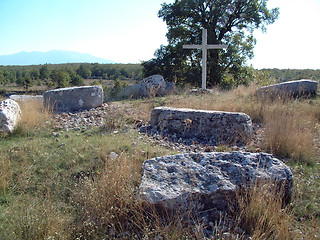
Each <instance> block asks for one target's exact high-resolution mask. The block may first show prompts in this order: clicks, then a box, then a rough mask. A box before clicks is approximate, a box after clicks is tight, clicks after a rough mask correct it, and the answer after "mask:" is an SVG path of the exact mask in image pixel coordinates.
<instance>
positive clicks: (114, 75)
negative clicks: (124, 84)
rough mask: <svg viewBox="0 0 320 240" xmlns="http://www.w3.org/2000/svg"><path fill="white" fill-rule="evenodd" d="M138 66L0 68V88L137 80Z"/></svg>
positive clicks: (67, 65) (86, 65)
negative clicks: (85, 81)
mask: <svg viewBox="0 0 320 240" xmlns="http://www.w3.org/2000/svg"><path fill="white" fill-rule="evenodd" d="M141 78H143V73H142V66H141V65H140V64H98V63H93V64H90V63H68V64H45V65H32V66H0V84H1V85H7V84H13V83H16V84H17V85H18V86H23V87H24V88H26V89H28V88H30V87H32V86H33V85H42V84H45V85H47V86H48V88H61V87H67V86H80V85H83V84H84V79H97V80H139V79H141Z"/></svg>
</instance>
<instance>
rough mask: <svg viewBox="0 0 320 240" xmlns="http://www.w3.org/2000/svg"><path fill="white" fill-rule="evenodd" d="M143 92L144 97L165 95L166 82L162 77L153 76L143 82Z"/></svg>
mask: <svg viewBox="0 0 320 240" xmlns="http://www.w3.org/2000/svg"><path fill="white" fill-rule="evenodd" d="M141 91H142V95H143V96H156V95H164V94H165V91H166V82H165V81H164V78H163V77H162V76H161V75H152V76H150V77H147V78H145V79H143V80H142V81H141Z"/></svg>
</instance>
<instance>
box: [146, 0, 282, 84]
mask: <svg viewBox="0 0 320 240" xmlns="http://www.w3.org/2000/svg"><path fill="white" fill-rule="evenodd" d="M278 15H279V10H278V8H273V9H268V8H267V0H176V1H175V2H174V3H171V4H166V3H163V4H162V8H161V9H160V11H159V13H158V16H159V17H160V18H162V19H163V21H165V22H166V24H167V27H168V33H167V35H166V36H167V39H168V43H169V44H168V45H167V46H161V47H160V49H158V50H157V51H156V53H155V58H153V59H151V60H149V61H146V62H143V63H142V65H143V67H144V74H145V75H150V74H156V73H157V74H162V75H164V77H165V78H166V79H168V80H173V79H174V78H177V79H178V80H179V81H185V82H191V83H196V84H200V83H201V52H200V51H195V50H193V51H190V50H183V48H182V46H183V45H184V44H201V36H202V31H201V30H202V29H203V28H206V29H208V44H227V45H228V48H227V50H225V51H221V50H220V51H218V50H210V51H209V52H208V60H207V69H208V74H207V75H208V83H209V84H211V85H216V84H220V83H221V81H222V79H223V76H224V74H225V73H229V74H231V75H232V76H233V78H234V79H235V80H236V81H238V82H239V81H241V79H242V78H243V73H244V70H245V63H246V61H247V60H248V59H250V58H252V57H253V48H254V45H255V43H256V40H255V38H254V37H253V31H254V29H258V28H261V29H262V30H265V29H266V26H267V25H268V24H272V23H273V22H274V21H275V20H276V19H277V18H278Z"/></svg>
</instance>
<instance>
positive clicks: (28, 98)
mask: <svg viewBox="0 0 320 240" xmlns="http://www.w3.org/2000/svg"><path fill="white" fill-rule="evenodd" d="M9 98H10V99H12V100H14V101H19V102H28V101H39V102H43V96H42V95H35V96H33V95H10V97H9Z"/></svg>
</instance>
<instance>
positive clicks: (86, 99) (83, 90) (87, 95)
mask: <svg viewBox="0 0 320 240" xmlns="http://www.w3.org/2000/svg"><path fill="white" fill-rule="evenodd" d="M43 97H44V104H45V105H49V106H50V107H52V108H53V109H54V110H56V111H59V112H70V111H78V110H85V109H91V108H95V107H99V106H101V105H102V103H103V89H102V86H100V85H97V86H83V87H71V88H60V89H55V90H50V91H46V92H45V93H44V94H43Z"/></svg>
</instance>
